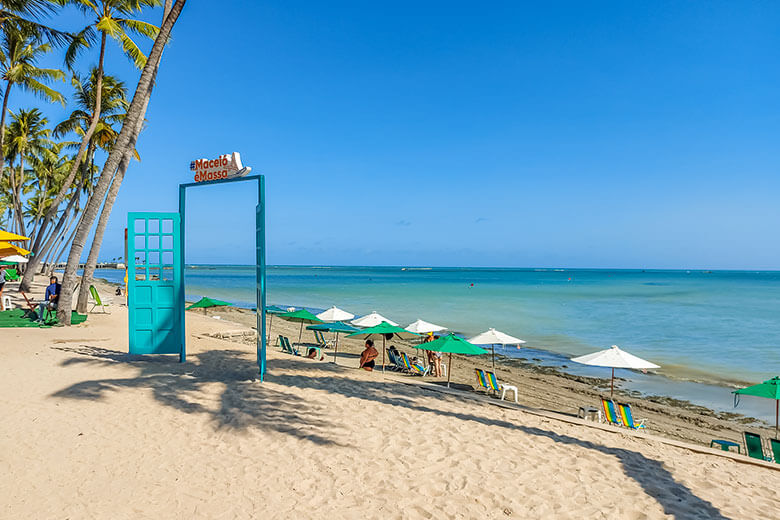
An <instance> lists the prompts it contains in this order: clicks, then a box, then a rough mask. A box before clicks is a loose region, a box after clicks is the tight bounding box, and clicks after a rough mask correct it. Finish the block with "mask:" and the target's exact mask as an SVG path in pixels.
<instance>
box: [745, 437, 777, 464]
mask: <svg viewBox="0 0 780 520" xmlns="http://www.w3.org/2000/svg"><path fill="white" fill-rule="evenodd" d="M743 435H744V437H745V451H746V452H747V454H748V457H752V458H754V459H758V460H766V461H771V460H772V458H771V457H767V456H766V455H765V454H764V443H762V442H761V436H760V435H758V434H756V433H750V432H744V433H743Z"/></svg>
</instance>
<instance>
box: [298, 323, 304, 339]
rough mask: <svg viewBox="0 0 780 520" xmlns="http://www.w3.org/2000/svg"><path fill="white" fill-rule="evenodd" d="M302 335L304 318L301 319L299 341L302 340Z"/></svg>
mask: <svg viewBox="0 0 780 520" xmlns="http://www.w3.org/2000/svg"><path fill="white" fill-rule="evenodd" d="M302 337H303V320H301V330H300V331H299V332H298V343H300V342H301V338H302Z"/></svg>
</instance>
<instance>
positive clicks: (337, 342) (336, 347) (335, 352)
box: [333, 332, 339, 365]
mask: <svg viewBox="0 0 780 520" xmlns="http://www.w3.org/2000/svg"><path fill="white" fill-rule="evenodd" d="M338 353H339V333H338V332H336V343H334V345H333V364H335V365H338V363H336V356H337V355H338Z"/></svg>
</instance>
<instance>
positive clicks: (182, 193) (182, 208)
mask: <svg viewBox="0 0 780 520" xmlns="http://www.w3.org/2000/svg"><path fill="white" fill-rule="evenodd" d="M186 200H187V188H186V187H185V186H183V185H181V184H180V185H179V240H180V243H179V276H181V283H180V284H179V294H178V300H179V323H181V352H180V353H179V362H180V363H184V361H185V360H186V358H187V322H186V317H185V316H186V314H187V313H185V312H184V264H185V261H184V251H185V249H186V247H185V246H184V232H185V228H186V225H185V223H186V221H187V219H186V215H185V213H186V208H187V205H186ZM132 276H133V277H135V273H132Z"/></svg>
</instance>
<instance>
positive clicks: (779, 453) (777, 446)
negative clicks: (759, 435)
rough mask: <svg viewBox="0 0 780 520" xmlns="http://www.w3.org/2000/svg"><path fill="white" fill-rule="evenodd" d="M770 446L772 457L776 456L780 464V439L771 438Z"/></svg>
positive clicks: (776, 460)
mask: <svg viewBox="0 0 780 520" xmlns="http://www.w3.org/2000/svg"><path fill="white" fill-rule="evenodd" d="M769 447H770V448H771V450H770V451H771V452H772V457H774V459H775V462H777V463H778V464H780V441H779V440H777V439H769Z"/></svg>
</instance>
